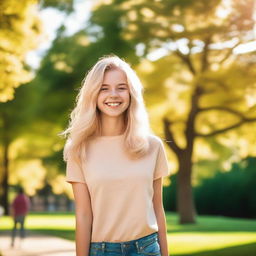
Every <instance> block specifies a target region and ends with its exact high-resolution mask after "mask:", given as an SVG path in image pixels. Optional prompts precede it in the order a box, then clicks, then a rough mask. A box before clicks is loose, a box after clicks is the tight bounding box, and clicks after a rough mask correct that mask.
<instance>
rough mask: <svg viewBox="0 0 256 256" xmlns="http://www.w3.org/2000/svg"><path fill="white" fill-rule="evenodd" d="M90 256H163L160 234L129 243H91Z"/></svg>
mask: <svg viewBox="0 0 256 256" xmlns="http://www.w3.org/2000/svg"><path fill="white" fill-rule="evenodd" d="M89 256H161V252H160V245H159V241H158V233H157V232H155V233H153V234H150V235H147V236H144V237H141V238H139V239H136V240H131V241H127V242H91V244H90V251H89Z"/></svg>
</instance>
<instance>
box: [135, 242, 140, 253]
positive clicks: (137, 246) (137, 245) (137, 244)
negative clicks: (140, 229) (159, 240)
mask: <svg viewBox="0 0 256 256" xmlns="http://www.w3.org/2000/svg"><path fill="white" fill-rule="evenodd" d="M135 244H136V248H137V252H138V253H140V248H139V243H138V241H136V242H135Z"/></svg>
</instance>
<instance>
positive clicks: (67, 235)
mask: <svg viewBox="0 0 256 256" xmlns="http://www.w3.org/2000/svg"><path fill="white" fill-rule="evenodd" d="M1 235H7V236H11V230H10V229H1V233H0V236H1ZM26 235H27V236H30V237H31V236H34V235H35V236H36V235H49V236H56V237H60V238H64V239H67V240H70V241H75V231H74V230H69V229H62V230H58V229H26ZM17 236H19V230H18V231H17Z"/></svg>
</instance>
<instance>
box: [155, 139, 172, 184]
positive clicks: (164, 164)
mask: <svg viewBox="0 0 256 256" xmlns="http://www.w3.org/2000/svg"><path fill="white" fill-rule="evenodd" d="M169 174H170V172H169V164H168V160H167V156H166V152H165V149H164V145H163V142H162V141H161V140H159V148H158V154H157V158H156V165H155V170H154V180H156V179H158V178H161V177H164V176H168V175H169Z"/></svg>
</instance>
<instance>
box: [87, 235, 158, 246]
mask: <svg viewBox="0 0 256 256" xmlns="http://www.w3.org/2000/svg"><path fill="white" fill-rule="evenodd" d="M154 240H155V241H158V232H155V233H153V234H150V235H147V236H144V237H141V238H138V239H135V240H130V241H126V242H91V244H90V246H91V248H95V249H102V250H104V249H106V248H107V249H108V248H109V249H120V250H121V247H129V246H135V247H136V248H137V249H139V248H143V247H144V246H145V245H147V244H149V243H151V242H153V241H154Z"/></svg>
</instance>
